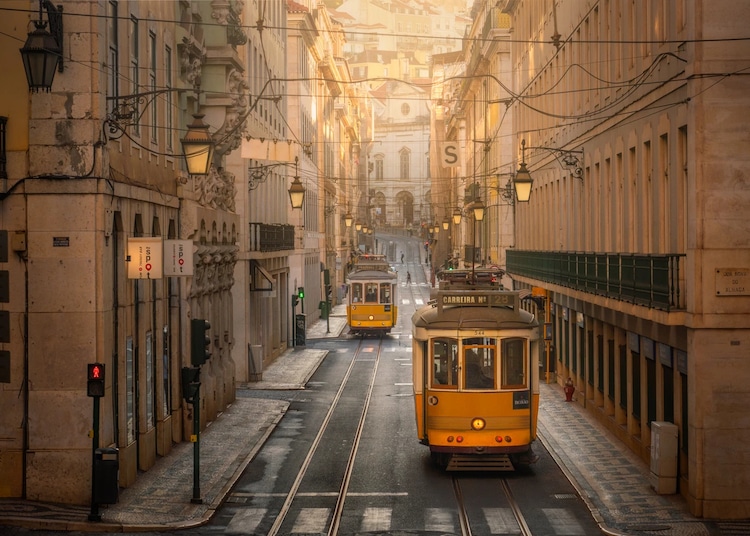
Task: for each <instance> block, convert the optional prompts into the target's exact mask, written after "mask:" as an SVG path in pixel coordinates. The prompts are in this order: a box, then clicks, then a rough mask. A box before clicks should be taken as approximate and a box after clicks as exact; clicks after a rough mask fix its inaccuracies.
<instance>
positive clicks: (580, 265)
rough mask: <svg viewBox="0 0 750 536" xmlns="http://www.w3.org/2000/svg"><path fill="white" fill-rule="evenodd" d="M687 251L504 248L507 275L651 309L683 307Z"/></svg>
mask: <svg viewBox="0 0 750 536" xmlns="http://www.w3.org/2000/svg"><path fill="white" fill-rule="evenodd" d="M684 264H685V255H684V254H663V255H636V254H626V253H581V252H554V251H521V250H513V249H509V250H507V252H506V268H507V271H508V273H509V274H511V275H514V274H515V275H519V276H523V277H529V278H532V279H538V280H539V281H543V282H545V283H551V284H553V285H559V286H563V287H568V288H572V289H575V290H579V291H582V292H588V293H591V294H596V295H599V296H606V297H607V298H612V299H616V300H621V301H626V302H630V303H635V304H637V305H643V306H645V307H651V308H653V309H661V310H664V311H676V310H684V309H685V298H686V296H685V280H684V277H685V266H684Z"/></svg>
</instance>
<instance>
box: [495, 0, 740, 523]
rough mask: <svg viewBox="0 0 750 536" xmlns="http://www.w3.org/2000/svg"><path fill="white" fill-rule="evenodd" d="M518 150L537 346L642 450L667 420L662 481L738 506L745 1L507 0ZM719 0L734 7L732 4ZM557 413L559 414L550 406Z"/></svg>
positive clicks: (514, 253) (525, 271) (719, 507)
mask: <svg viewBox="0 0 750 536" xmlns="http://www.w3.org/2000/svg"><path fill="white" fill-rule="evenodd" d="M501 7H502V8H503V9H504V11H505V13H507V14H509V15H510V16H511V18H512V23H511V31H512V35H513V45H512V58H513V60H512V61H513V70H512V72H513V73H514V75H513V83H512V95H511V98H512V103H511V106H512V108H513V118H514V132H515V140H514V146H515V152H514V154H512V155H510V157H509V158H508V160H507V162H513V163H514V165H515V166H518V165H519V164H520V163H525V164H526V165H527V168H528V170H529V172H530V174H531V176H532V178H533V186H532V193H531V199H530V201H529V203H528V204H526V203H517V204H516V206H515V209H516V210H515V218H516V227H515V246H516V247H515V248H514V249H513V250H508V251H507V269H508V272H509V273H510V274H511V275H512V277H513V279H514V280H515V285H516V287H517V288H519V289H528V290H531V289H532V288H533V287H537V289H538V290H536V292H537V293H539V289H541V293H542V294H546V295H547V300H546V307H547V309H546V311H544V312H545V315H547V316H548V319H549V322H550V326H551V329H552V332H553V338H552V341H551V342H552V349H553V353H552V355H551V360H550V363H551V365H552V366H554V367H556V368H555V372H557V379H558V381H564V380H565V379H566V378H567V377H570V378H572V380H573V382H574V383H575V385H576V388H577V392H578V393H580V396H579V397H578V403H580V404H581V405H582V406H585V407H586V409H587V410H588V411H590V412H591V413H592V414H594V415H596V416H598V418H599V419H600V421H601V422H602V424H603V425H604V426H606V428H607V429H608V430H609V431H610V432H611V433H612V434H614V435H615V436H617V437H618V438H619V439H620V440H622V441H623V442H624V443H625V444H626V445H628V446H629V447H630V448H631V449H632V450H633V451H634V452H635V453H636V454H637V455H639V456H640V457H641V458H643V459H644V460H646V461H649V460H650V458H651V456H652V454H653V453H652V445H653V444H654V427H653V423H654V422H655V421H658V422H665V421H666V422H669V423H674V424H675V425H677V428H678V437H679V441H678V443H679V446H678V452H674V453H672V455H673V456H675V457H676V458H677V460H678V467H679V474H678V475H676V476H675V478H674V479H675V480H676V483H675V490H676V491H677V492H679V493H681V494H682V495H683V496H684V497H685V498H686V499H687V501H688V504H689V506H690V510H691V511H692V513H694V514H695V515H697V516H702V517H706V518H719V519H730V518H744V517H747V510H748V505H749V504H750V492H748V489H750V486H748V482H750V466H748V464H747V463H745V462H744V460H745V459H746V458H747V456H745V453H746V451H747V448H746V447H745V445H746V444H747V441H745V438H746V436H748V434H750V427H749V426H748V422H747V419H746V418H745V417H744V409H743V407H744V405H743V403H742V401H743V400H744V398H745V397H746V396H747V391H748V387H747V386H748V385H750V381H748V380H750V367H748V366H747V365H746V355H747V346H748V344H750V337H749V336H748V335H749V334H750V316H748V313H747V312H748V310H750V309H749V306H750V301H749V300H750V298H749V297H748V296H749V295H750V292H748V288H750V287H748V286H747V283H746V282H747V279H746V274H747V273H748V265H750V249H748V231H747V229H746V226H745V225H744V224H742V223H741V222H744V221H746V219H747V218H746V216H745V213H746V212H747V207H748V202H749V201H750V199H749V198H748V195H747V188H745V187H744V186H743V184H744V181H745V177H746V176H747V175H748V173H749V172H750V160H748V157H747V154H746V151H744V150H743V143H744V142H743V139H744V136H742V135H739V133H740V132H744V125H745V124H746V123H747V120H748V110H750V107H749V106H748V99H750V97H749V95H750V91H748V89H750V88H749V87H748V84H749V82H748V81H747V79H746V77H741V76H733V74H735V73H739V72H741V71H742V70H743V69H746V68H747V65H748V62H750V54H749V53H748V47H747V46H746V45H745V43H744V41H742V40H735V38H737V37H742V36H743V35H744V33H745V29H744V26H743V24H742V23H741V22H740V21H743V20H747V18H748V16H750V12H748V10H747V7H746V6H744V5H742V6H738V5H737V4H736V3H735V2H704V1H696V2H688V1H685V0H663V1H658V2H651V1H648V2H646V1H636V0H633V1H628V2H618V1H598V2H594V1H571V0H561V1H559V2H556V3H555V6H554V8H552V9H550V6H549V5H547V4H545V5H543V4H542V3H539V2H522V1H516V0H508V1H506V2H504V3H503V5H502V6H501ZM730 12H731V13H732V16H731V17H728V16H727V13H730ZM560 425H561V426H563V425H564V423H560Z"/></svg>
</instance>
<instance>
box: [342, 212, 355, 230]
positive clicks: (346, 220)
mask: <svg viewBox="0 0 750 536" xmlns="http://www.w3.org/2000/svg"><path fill="white" fill-rule="evenodd" d="M353 221H354V216H352V213H351V212H349V211H347V212H346V214H345V215H344V223H345V224H346V226H347V227H351V226H352V222H353Z"/></svg>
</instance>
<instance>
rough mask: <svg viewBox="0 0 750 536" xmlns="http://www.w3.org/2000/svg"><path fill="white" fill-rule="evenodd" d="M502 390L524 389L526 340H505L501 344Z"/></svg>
mask: <svg viewBox="0 0 750 536" xmlns="http://www.w3.org/2000/svg"><path fill="white" fill-rule="evenodd" d="M502 380H503V381H502V388H503V389H518V388H522V387H526V340H525V339H505V340H503V344H502Z"/></svg>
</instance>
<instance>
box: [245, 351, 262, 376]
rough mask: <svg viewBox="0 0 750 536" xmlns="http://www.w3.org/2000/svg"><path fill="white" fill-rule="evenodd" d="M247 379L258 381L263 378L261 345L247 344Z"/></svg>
mask: <svg viewBox="0 0 750 536" xmlns="http://www.w3.org/2000/svg"><path fill="white" fill-rule="evenodd" d="M247 354H248V355H247V381H250V382H259V381H262V380H263V346H262V345H260V344H249V345H248V352H247Z"/></svg>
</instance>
